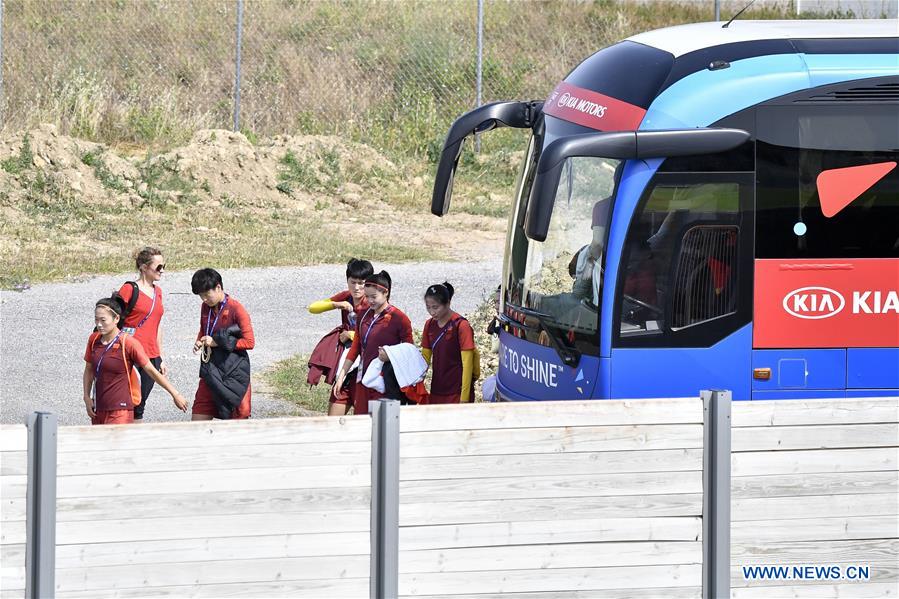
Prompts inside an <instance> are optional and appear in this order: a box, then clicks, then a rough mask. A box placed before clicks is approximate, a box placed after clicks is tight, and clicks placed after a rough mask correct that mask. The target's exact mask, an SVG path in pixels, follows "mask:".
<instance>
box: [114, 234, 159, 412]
mask: <svg viewBox="0 0 899 599" xmlns="http://www.w3.org/2000/svg"><path fill="white" fill-rule="evenodd" d="M134 261H135V264H136V266H137V273H138V277H137V281H136V282H131V281H129V282H127V283H125V284H124V285H122V288H121V289H119V296H121V298H122V299H123V300H124V301H125V303H126V305H127V304H128V303H129V302H130V301H131V298H132V295H133V294H134V293H137V302H136V303H135V304H134V308H133V309H132V310H131V312H130V313H128V314H126V315H125V322H124V326H123V330H124V331H125V332H127V333H129V334H131V335H132V336H133V337H134V339H135V340H137V341H138V342H139V343H140V344H141V346H142V347H143V349H144V352H146V354H147V357H148V358H150V363H151V364H152V365H153V367H154V368H155V369H156V370H158V371H159V372H161V373H162V375H163V376H166V375H168V373H169V369H168V366H166V364H165V362H164V361H163V359H162V327H160V326H159V324H160V321H161V320H162V314H163V313H164V312H165V308H163V306H162V288H161V287H160V286H159V285H158V283H159V281H160V279H162V273H163V272H164V271H165V260H164V259H163V257H162V252H161V251H160V250H159V249H157V248H154V247H145V248H143V249H142V250H140V251H138V252H137V253H136V254H135V255H134ZM138 372H139V373H140V405H138V406H135V407H134V421H135V422H143V418H144V408H145V407H146V405H147V397H149V395H150V391H152V390H153V385H155V384H156V381H154V380H153V377H151V376H150V375H149V374H148V372H147V371H146V370H144V369H143V368H139V369H138Z"/></svg>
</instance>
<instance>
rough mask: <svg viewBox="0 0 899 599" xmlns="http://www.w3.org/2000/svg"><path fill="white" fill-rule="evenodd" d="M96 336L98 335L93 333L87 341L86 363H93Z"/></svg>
mask: <svg viewBox="0 0 899 599" xmlns="http://www.w3.org/2000/svg"><path fill="white" fill-rule="evenodd" d="M94 335H96V333H91V336H90V337H88V339H87V348H86V349H85V350H84V361H85V362H90V361H91V352H92V350H93V348H94V341H95V337H94Z"/></svg>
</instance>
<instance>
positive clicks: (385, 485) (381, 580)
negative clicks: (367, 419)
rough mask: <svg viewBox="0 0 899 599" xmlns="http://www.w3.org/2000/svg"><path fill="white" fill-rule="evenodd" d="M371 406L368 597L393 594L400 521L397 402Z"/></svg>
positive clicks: (397, 558) (382, 597)
mask: <svg viewBox="0 0 899 599" xmlns="http://www.w3.org/2000/svg"><path fill="white" fill-rule="evenodd" d="M369 409H370V410H371V578H370V582H369V588H370V595H371V597H372V599H385V598H389V597H396V596H397V589H398V578H399V525H400V402H398V401H396V400H395V399H381V400H378V401H373V402H370V403H369Z"/></svg>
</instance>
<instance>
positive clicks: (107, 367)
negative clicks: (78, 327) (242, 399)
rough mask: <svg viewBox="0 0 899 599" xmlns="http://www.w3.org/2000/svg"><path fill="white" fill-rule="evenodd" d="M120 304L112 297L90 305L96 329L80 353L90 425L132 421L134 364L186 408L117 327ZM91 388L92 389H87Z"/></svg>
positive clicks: (139, 348) (140, 349) (135, 397)
mask: <svg viewBox="0 0 899 599" xmlns="http://www.w3.org/2000/svg"><path fill="white" fill-rule="evenodd" d="M121 310H122V308H121V306H120V305H119V303H118V302H117V301H116V300H114V299H101V300H100V301H98V302H97V305H96V307H95V308H94V322H95V323H96V325H97V331H96V332H94V333H92V334H91V336H90V339H89V340H88V343H87V349H86V350H85V352H84V362H85V364H84V376H83V377H82V382H83V386H84V407H85V409H86V410H87V415H88V416H89V417H90V419H91V424H126V423H129V422H133V421H134V408H135V400H139V397H140V395H139V393H138V389H137V388H136V387H137V385H138V382H137V380H136V378H137V377H135V376H133V373H134V367H138V368H142V369H143V370H144V371H145V372H146V373H147V376H150V377H151V378H152V379H153V380H154V381H155V382H157V383H159V384H160V386H162V388H163V389H165V390H166V391H168V392H169V394H170V395H171V396H172V399H173V400H174V401H175V406H176V407H177V408H178V409H179V410H181V411H182V412H185V411H187V402H186V401H185V400H184V398H183V397H182V396H181V394H180V393H178V392H177V391H176V390H175V388H174V387H173V386H172V384H171V383H169V381H168V379H166V378H165V376H163V375H162V374H161V373H160V372H159V371H158V370H156V368H155V367H154V366H153V364H152V363H151V362H150V359H149V358H148V357H147V354H146V352H144V349H143V347H142V346H141V344H140V343H138V342H137V341H136V340H135V339H134V338H133V337H132V336H131V335H129V334H128V333H126V332H124V331H121V330H119V328H118V325H119V322H120V314H121ZM92 388H93V390H94V392H93V393H92V392H91V389H92Z"/></svg>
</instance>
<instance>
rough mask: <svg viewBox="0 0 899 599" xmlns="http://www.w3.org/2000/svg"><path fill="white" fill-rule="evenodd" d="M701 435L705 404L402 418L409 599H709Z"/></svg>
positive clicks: (559, 407) (524, 407)
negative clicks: (705, 594) (704, 591)
mask: <svg viewBox="0 0 899 599" xmlns="http://www.w3.org/2000/svg"><path fill="white" fill-rule="evenodd" d="M702 422H703V410H702V402H701V401H700V400H699V399H692V400H681V399H676V400H648V401H645V402H642V401H592V402H537V403H527V404H500V405H490V404H486V405H473V406H433V407H424V408H417V409H408V410H403V412H402V417H401V418H400V431H401V432H400V455H401V461H400V536H399V543H400V555H399V572H400V574H399V576H400V578H399V592H400V595H401V596H416V597H418V596H422V597H429V596H433V597H437V596H449V595H456V596H465V597H499V596H514V597H516V598H521V597H529V596H532V597H537V596H548V595H551V596H553V597H587V596H589V597H658V596H665V597H700V596H701V584H702V581H701V576H702V539H701V534H702V522H701V518H702V445H703V431H702ZM509 593H514V595H507V594H509Z"/></svg>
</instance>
